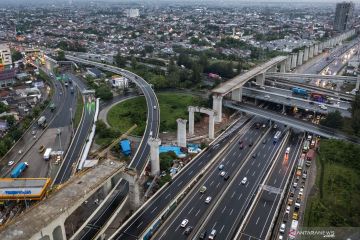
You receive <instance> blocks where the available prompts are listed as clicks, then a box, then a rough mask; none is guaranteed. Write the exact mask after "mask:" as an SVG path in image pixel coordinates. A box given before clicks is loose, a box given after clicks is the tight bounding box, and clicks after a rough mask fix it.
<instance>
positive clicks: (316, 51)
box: [314, 44, 319, 56]
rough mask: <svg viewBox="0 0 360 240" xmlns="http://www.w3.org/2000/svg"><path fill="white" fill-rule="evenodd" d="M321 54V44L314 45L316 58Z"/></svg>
mask: <svg viewBox="0 0 360 240" xmlns="http://www.w3.org/2000/svg"><path fill="white" fill-rule="evenodd" d="M318 54H319V44H315V45H314V56H317V55H318Z"/></svg>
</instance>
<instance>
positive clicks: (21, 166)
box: [10, 162, 29, 178]
mask: <svg viewBox="0 0 360 240" xmlns="http://www.w3.org/2000/svg"><path fill="white" fill-rule="evenodd" d="M28 166H29V165H28V163H27V162H21V163H19V164H18V165H16V167H15V168H14V169H13V170H12V171H11V173H10V177H12V178H18V177H19V176H20V175H21V173H22V172H23V171H24V170H25V169H26V168H27V167H28Z"/></svg>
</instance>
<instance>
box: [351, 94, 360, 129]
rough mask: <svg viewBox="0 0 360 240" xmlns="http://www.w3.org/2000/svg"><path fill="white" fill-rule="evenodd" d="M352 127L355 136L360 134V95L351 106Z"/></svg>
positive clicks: (357, 95)
mask: <svg viewBox="0 0 360 240" xmlns="http://www.w3.org/2000/svg"><path fill="white" fill-rule="evenodd" d="M351 117H352V118H351V127H352V128H353V130H354V132H355V134H358V133H359V132H360V94H356V96H355V99H354V101H353V102H352V104H351Z"/></svg>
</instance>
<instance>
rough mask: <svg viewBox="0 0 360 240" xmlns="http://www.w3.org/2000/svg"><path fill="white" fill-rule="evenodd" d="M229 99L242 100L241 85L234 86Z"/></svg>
mask: <svg viewBox="0 0 360 240" xmlns="http://www.w3.org/2000/svg"><path fill="white" fill-rule="evenodd" d="M231 99H232V100H233V101H238V102H241V101H242V87H240V88H236V89H235V90H233V91H232V92H231Z"/></svg>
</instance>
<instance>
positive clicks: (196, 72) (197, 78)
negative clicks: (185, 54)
mask: <svg viewBox="0 0 360 240" xmlns="http://www.w3.org/2000/svg"><path fill="white" fill-rule="evenodd" d="M191 70H192V81H193V82H194V83H200V82H201V72H202V70H201V67H200V66H199V65H198V64H196V63H194V64H193V66H192V69H191Z"/></svg>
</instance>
